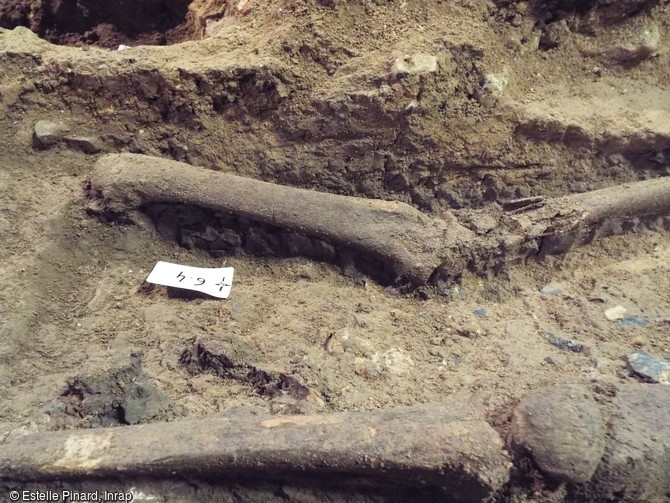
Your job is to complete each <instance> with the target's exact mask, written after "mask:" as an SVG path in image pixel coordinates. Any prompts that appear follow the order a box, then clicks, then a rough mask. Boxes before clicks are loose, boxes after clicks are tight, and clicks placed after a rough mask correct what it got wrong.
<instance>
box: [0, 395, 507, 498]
mask: <svg viewBox="0 0 670 503" xmlns="http://www.w3.org/2000/svg"><path fill="white" fill-rule="evenodd" d="M510 467H511V464H510V463H509V459H508V456H507V453H506V452H505V450H504V449H503V443H502V440H501V439H500V437H499V436H498V434H497V433H496V432H495V430H493V429H492V428H491V427H490V426H489V425H488V424H487V423H486V422H484V421H481V420H474V419H463V418H461V417H459V416H457V415H456V414H455V413H453V412H451V411H450V410H449V408H447V407H427V406H425V407H410V408H400V409H389V410H383V411H374V412H345V413H337V414H323V415H314V416H304V415H301V416H279V417H277V416H261V417H235V416H227V417H226V416H223V417H221V416H219V417H216V416H214V417H209V418H204V419H197V420H189V421H178V422H173V423H163V424H150V425H138V426H127V427H119V428H106V429H95V430H86V431H82V430H79V431H59V432H50V433H36V434H32V435H27V436H24V437H20V438H18V439H15V440H13V441H10V442H8V443H6V444H4V445H0V473H1V474H2V475H0V477H1V478H4V479H8V480H14V481H48V480H56V479H58V480H63V479H73V478H75V479H76V478H80V479H81V478H89V477H96V478H99V477H124V476H125V477H141V476H150V477H152V478H161V477H163V478H170V477H173V476H174V474H175V473H179V474H180V475H182V476H183V475H188V474H190V475H197V476H200V477H214V478H219V477H228V478H229V477H235V476H239V475H244V474H245V473H247V474H248V473H249V472H252V473H254V474H257V475H263V474H264V475H266V476H268V477H281V476H299V477H314V476H315V475H316V476H318V477H319V480H320V481H322V482H326V481H327V480H329V479H332V480H334V481H336V480H340V481H345V480H346V481H351V480H352V479H354V478H356V479H359V480H360V481H367V482H378V483H382V484H384V485H389V484H392V485H401V486H402V485H410V486H412V485H416V486H422V487H435V488H442V489H444V490H446V491H447V492H448V494H449V495H450V496H451V497H453V498H454V499H458V500H459V501H481V500H483V499H484V498H486V497H487V496H490V495H491V494H492V493H493V492H495V491H496V490H498V489H500V488H501V487H502V486H503V484H505V483H506V482H507V481H508V479H509V469H510Z"/></svg>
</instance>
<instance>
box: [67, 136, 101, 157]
mask: <svg viewBox="0 0 670 503" xmlns="http://www.w3.org/2000/svg"><path fill="white" fill-rule="evenodd" d="M65 142H66V143H67V146H68V147H70V148H72V149H74V150H79V151H81V152H84V153H85V154H97V153H98V152H100V151H101V150H102V143H101V141H100V139H98V138H93V137H88V136H87V137H69V138H65Z"/></svg>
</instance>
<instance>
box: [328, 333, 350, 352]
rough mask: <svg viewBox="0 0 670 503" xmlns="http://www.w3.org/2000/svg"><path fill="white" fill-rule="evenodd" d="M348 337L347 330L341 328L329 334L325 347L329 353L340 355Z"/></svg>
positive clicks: (343, 350)
mask: <svg viewBox="0 0 670 503" xmlns="http://www.w3.org/2000/svg"><path fill="white" fill-rule="evenodd" d="M349 338H350V335H349V330H348V329H346V328H342V329H340V330H337V331H335V332H333V333H332V334H330V335H329V336H328V338H327V339H326V343H325V348H326V351H327V352H328V353H330V354H331V355H341V354H343V353H344V352H345V350H346V349H345V344H346V343H347V342H348V340H349Z"/></svg>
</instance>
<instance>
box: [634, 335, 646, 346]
mask: <svg viewBox="0 0 670 503" xmlns="http://www.w3.org/2000/svg"><path fill="white" fill-rule="evenodd" d="M632 344H633V346H635V347H636V348H643V347H644V346H646V345H647V344H649V341H648V340H647V339H646V337H642V336H641V335H638V336H637V337H635V338H634V339H633V340H632Z"/></svg>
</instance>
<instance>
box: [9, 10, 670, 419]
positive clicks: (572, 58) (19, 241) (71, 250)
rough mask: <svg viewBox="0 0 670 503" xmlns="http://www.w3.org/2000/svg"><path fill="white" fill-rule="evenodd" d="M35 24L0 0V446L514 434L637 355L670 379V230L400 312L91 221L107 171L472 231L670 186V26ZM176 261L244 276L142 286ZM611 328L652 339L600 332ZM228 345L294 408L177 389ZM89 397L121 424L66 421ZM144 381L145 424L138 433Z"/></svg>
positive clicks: (564, 16)
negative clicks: (363, 200) (182, 421)
mask: <svg viewBox="0 0 670 503" xmlns="http://www.w3.org/2000/svg"><path fill="white" fill-rule="evenodd" d="M106 3H107V4H110V2H106ZM43 4H45V5H50V7H45V6H44V5H42V4H39V3H38V2H37V3H36V2H30V1H27V0H26V1H16V0H9V1H8V0H4V1H0V26H4V27H6V28H8V29H5V30H0V154H1V157H0V201H1V204H0V232H1V233H2V236H3V239H1V240H0V257H1V260H0V273H1V274H0V278H2V288H1V289H0V361H1V363H2V365H0V404H1V406H0V421H5V422H13V423H17V422H24V423H25V424H27V425H28V426H27V427H28V428H30V429H36V430H48V429H56V428H62V427H73V426H76V427H87V426H91V425H98V424H104V425H107V424H112V425H113V424H127V423H129V422H142V421H151V420H165V419H172V418H175V417H181V416H189V415H201V414H207V413H212V412H222V411H226V410H229V409H231V408H234V407H238V406H255V407H259V408H262V409H265V410H268V411H270V412H272V413H276V414H281V413H285V412H296V411H298V412H321V411H323V412H327V411H345V410H370V409H377V408H386V407H392V406H394V405H400V404H414V403H427V402H433V401H439V400H441V399H442V398H444V397H447V396H451V397H461V396H462V397H464V399H465V398H466V397H469V396H472V395H476V396H477V397H478V398H479V399H480V400H481V401H482V403H483V404H484V406H485V407H486V410H487V411H489V414H490V418H491V420H492V421H493V422H494V423H496V424H499V425H502V424H504V421H505V418H506V414H507V413H508V411H509V410H510V409H511V408H512V407H513V406H514V405H515V404H516V403H518V401H519V399H520V398H521V397H523V395H524V394H526V393H527V392H528V391H529V390H531V389H534V388H537V387H540V386H545V385H549V384H557V383H587V384H589V385H593V386H598V385H607V383H611V382H626V381H630V380H633V379H635V378H634V377H633V376H631V375H630V372H629V371H628V369H627V367H626V362H625V360H624V357H625V355H626V354H628V353H631V352H633V351H635V350H637V349H639V348H643V349H644V350H645V351H647V352H649V353H651V354H653V355H654V356H657V357H663V358H669V357H670V234H669V233H668V232H667V230H660V231H658V232H651V231H649V232H643V233H638V234H628V235H621V236H615V237H611V238H606V239H603V240H600V241H597V242H595V243H593V244H591V245H588V246H585V247H583V248H581V249H578V250H575V251H573V252H571V253H570V254H569V255H568V256H567V257H566V258H565V259H560V260H559V259H553V260H547V261H543V262H531V263H528V264H526V265H525V267H522V266H518V267H512V268H509V269H508V270H506V271H504V272H502V273H500V274H498V275H495V276H491V277H480V276H476V275H472V274H470V273H467V274H464V275H463V277H460V278H457V279H456V280H454V281H452V282H448V283H446V282H440V283H439V284H437V285H432V286H431V287H430V288H425V289H421V290H420V291H418V292H414V293H409V294H408V293H401V292H399V291H397V290H394V289H393V288H392V287H387V286H384V285H379V284H377V283H375V282H374V281H372V280H370V279H369V278H366V277H365V276H363V275H361V274H359V273H357V272H356V271H352V270H349V269H347V268H345V270H344V271H343V269H342V268H341V267H339V266H337V265H331V264H325V263H318V262H313V261H310V260H308V259H303V258H293V259H277V258H273V257H254V256H251V255H239V256H229V257H219V258H214V257H211V256H210V255H208V254H207V253H206V252H204V251H201V250H198V249H188V248H185V247H182V246H180V245H179V244H178V243H175V242H173V241H169V240H166V239H164V238H163V237H161V236H160V234H159V233H158V232H157V231H156V230H155V229H153V228H152V227H150V226H142V225H134V224H124V223H121V222H109V221H102V220H99V219H98V218H96V217H95V216H93V215H91V214H89V213H88V212H87V200H86V198H85V195H84V185H85V182H86V180H87V177H88V176H89V174H90V172H91V169H92V166H93V164H94V163H95V161H96V160H97V158H98V157H99V156H100V155H103V154H104V153H110V152H136V153H146V154H150V155H157V156H163V157H166V158H170V159H177V160H180V161H184V162H187V163H191V164H194V165H199V166H205V167H208V168H211V169H217V170H223V171H229V172H232V173H236V174H241V175H244V176H249V177H254V178H259V179H264V180H267V181H273V182H278V183H283V184H289V185H294V186H300V187H306V188H313V189H318V190H322V191H329V192H335V193H339V194H348V195H357V196H361V197H375V198H383V199H393V200H400V201H404V202H408V203H411V204H413V205H415V206H416V207H417V208H419V209H421V210H423V211H426V212H430V213H433V214H440V213H441V212H443V211H445V210H449V211H452V212H453V213H454V214H455V215H456V216H457V217H461V218H462V219H463V221H466V220H467V214H468V210H469V209H472V208H481V207H486V205H494V204H499V203H501V202H503V201H506V200H509V199H514V198H518V197H526V196H531V195H548V196H557V195H561V194H567V193H572V192H583V191H585V190H590V189H595V188H600V187H605V186H610V185H614V184H616V183H622V182H626V181H632V180H638V179H645V178H651V177H657V176H664V175H667V174H669V173H670V122H669V121H668V117H669V115H668V114H670V88H669V87H668V82H670V54H669V53H668V50H667V49H668V43H669V40H668V38H667V33H669V30H668V29H669V28H670V26H669V25H670V5H669V4H668V3H667V2H664V1H656V2H654V1H643V0H622V1H615V2H600V1H591V2H586V4H587V5H586V6H585V3H580V2H568V1H559V0H556V1H554V2H540V1H531V2H514V1H509V2H507V1H499V2H487V1H484V0H457V1H453V2H444V1H438V0H430V1H414V0H406V1H391V0H389V1H372V0H370V1H365V0H356V1H350V2H345V1H339V0H321V1H316V0H314V1H308V0H303V1H298V0H276V1H268V2H266V1H263V2H261V1H258V0H248V1H245V0H243V1H239V2H238V1H235V2H228V3H226V2H224V0H218V1H215V0H210V1H204V0H202V1H198V0H196V1H194V2H192V3H191V5H190V7H189V6H188V2H186V1H181V2H179V1H173V2H167V1H164V2H158V1H146V2H134V3H132V5H131V2H125V3H124V2H122V4H123V5H124V6H125V7H124V9H125V10H124V11H123V15H121V16H119V15H118V14H119V12H118V11H116V14H114V12H111V13H110V12H106V11H105V9H104V4H105V3H104V2H95V1H88V2H78V4H77V5H79V6H80V10H79V11H78V13H76V15H74V14H71V13H70V14H67V12H66V11H63V10H62V9H61V10H59V8H60V7H59V6H61V7H62V5H65V6H66V7H67V6H68V5H70V7H71V4H72V2H65V1H63V2H53V3H49V2H45V3H43ZM61 4H62V5H61ZM126 4H127V5H126ZM573 4H574V5H577V6H581V7H580V8H576V7H574V6H573ZM63 8H65V7H63ZM49 9H51V10H49ZM119 9H120V7H119ZM159 11H160V12H161V13H163V14H162V15H160V16H159V15H155V13H156V12H159ZM59 12H60V14H58V13H59ZM57 14H58V15H57ZM20 25H23V26H26V25H27V26H29V27H31V28H32V29H33V30H34V31H35V32H36V33H38V34H39V35H40V36H42V37H43V38H46V39H47V40H50V41H51V42H55V43H58V44H69V45H52V44H51V43H50V42H47V41H45V40H43V39H40V38H38V36H37V35H36V34H34V33H32V32H30V31H29V30H28V29H26V28H20V27H19V28H16V29H13V28H15V27H16V26H20ZM184 40H187V41H186V42H183V43H178V44H176V45H166V46H158V45H157V46H148V45H140V44H147V43H154V44H166V43H173V42H182V41H184ZM188 40H190V41H188ZM119 44H125V45H130V46H132V47H131V48H130V49H125V50H121V51H118V50H115V48H116V47H117V46H118V45H119ZM110 48H111V49H110ZM41 120H45V121H52V122H58V121H61V122H63V123H64V124H66V125H67V127H68V128H69V132H68V133H64V136H63V137H64V138H70V141H59V142H58V143H57V144H55V145H54V146H52V147H50V148H40V147H39V146H38V145H37V144H36V143H35V141H34V138H33V131H34V127H35V124H36V123H37V122H38V121H41ZM68 135H69V136H68ZM72 138H89V139H91V141H92V142H93V143H94V144H95V145H96V148H95V149H93V150H97V149H99V150H100V152H95V153H87V152H85V151H81V149H82V146H81V145H82V143H81V142H79V143H78V142H77V141H72ZM83 150H89V152H91V150H90V149H87V148H83ZM158 260H165V261H170V262H178V263H182V264H188V265H193V266H203V267H214V266H221V265H222V264H226V265H228V266H233V267H235V269H236V273H235V274H236V276H235V283H234V286H233V289H232V294H231V296H230V298H229V299H227V300H223V301H222V300H214V299H204V298H198V297H189V296H184V295H178V294H177V293H176V292H172V291H170V292H168V291H167V290H166V289H162V288H157V287H155V288H148V287H147V286H146V285H143V282H144V279H145V278H146V276H147V275H148V273H149V271H150V270H151V268H152V267H153V265H154V264H155V263H156V261H158ZM343 272H344V274H343ZM545 287H547V288H545ZM543 288H545V293H542V292H541V290H542V289H543ZM547 292H548V293H547ZM617 305H622V306H623V307H625V308H626V309H627V314H626V316H634V315H640V316H642V317H643V318H644V319H645V320H647V321H648V323H647V324H646V325H644V326H630V327H628V326H623V327H622V326H621V323H617V322H616V321H610V320H608V319H607V318H606V317H605V315H604V311H605V310H607V309H609V308H611V307H614V306H617ZM551 337H558V338H567V339H575V340H578V341H579V342H581V343H582V344H583V349H582V350H581V351H580V352H573V351H569V350H564V349H560V348H557V347H555V346H554V345H552V344H550V343H549V340H550V339H551ZM210 346H211V347H216V348H217V349H216V350H217V351H219V354H225V355H226V357H227V358H229V359H230V360H231V362H232V363H233V365H235V366H236V367H235V368H237V369H240V368H241V369H247V370H248V369H249V368H253V369H254V372H256V373H257V372H259V371H260V372H262V373H264V374H263V375H264V376H265V377H264V378H265V379H266V380H267V379H269V380H270V381H271V382H274V383H275V384H276V383H279V384H276V386H279V388H282V387H284V390H285V391H286V392H285V393H282V392H268V388H267V386H266V387H263V386H259V385H258V382H257V381H258V379H256V380H254V379H253V378H251V377H250V375H252V374H253V375H257V374H254V373H253V372H252V373H251V374H249V373H245V372H239V371H238V372H224V373H221V372H219V373H216V372H215V371H214V370H212V369H211V368H210V369H208V368H204V369H202V368H201V369H199V370H197V371H194V368H193V366H189V365H188V364H186V363H185V362H187V360H188V355H189V354H191V355H192V354H193V352H194V348H196V349H195V351H197V348H198V347H199V348H201V350H202V348H208V347H210ZM189 352H190V353H189ZM140 353H141V356H138V355H139V354H140ZM131 354H133V355H135V356H134V357H133V358H134V361H135V364H134V366H132V365H131ZM185 355H186V356H185ZM139 360H141V363H137V362H138V361H139ZM129 369H130V370H129ZM119 372H121V374H123V372H126V374H123V375H125V376H126V377H123V376H122V377H119V375H121V374H119ZM128 372H130V374H128ZM128 375H131V377H128ZM268 376H269V377H268ZM77 379H79V381H82V380H83V381H84V382H89V387H91V386H92V387H93V388H95V387H96V386H98V387H99V389H98V391H97V393H101V394H102V395H103V401H104V397H105V396H109V397H111V398H110V401H109V403H103V404H101V405H100V406H101V407H102V409H105V410H106V412H104V411H103V412H100V410H98V411H97V412H96V411H93V412H91V411H90V410H89V411H88V412H87V411H86V410H85V409H82V407H81V404H77V403H74V404H73V400H74V398H77V399H78V400H79V401H81V400H83V399H84V398H86V391H81V388H82V387H81V386H80V387H79V388H77V386H78V385H77V382H78V381H77ZM135 379H141V381H142V382H143V383H145V384H143V386H144V388H143V389H144V390H145V392H146V393H148V394H149V396H150V399H147V400H144V399H142V400H139V402H138V401H135V407H136V408H137V407H139V411H137V410H136V411H135V412H137V414H136V415H134V416H133V418H134V419H132V420H131V419H129V416H128V406H127V397H125V395H124V393H125V392H124V389H125V387H126V385H127V382H126V381H133V380H135ZM287 379H288V380H295V381H296V382H299V383H300V384H301V385H303V386H305V387H307V388H308V389H309V395H308V398H307V399H306V400H304V399H302V397H301V398H296V396H295V394H293V393H290V392H289V391H290V390H289V388H288V387H286V385H285V383H286V380H287ZM87 380H88V381H87ZM93 381H95V383H98V384H95V385H91V384H90V382H93ZM99 383H103V384H99ZM105 383H106V384H105ZM119 383H120V384H119ZM83 388H86V386H85V385H84V386H83ZM103 388H104V389H103ZM111 388H114V389H113V390H112V389H111ZM73 390H74V391H73ZM77 390H79V391H77ZM100 390H102V391H100ZM147 390H148V391H147ZM64 394H65V396H62V395H64ZM140 394H141V393H140ZM73 397H74V398H73ZM124 400H126V402H124ZM75 401H76V400H75ZM124 403H126V405H125V406H124V405H123V404H124ZM138 403H139V405H138ZM101 418H102V419H101Z"/></svg>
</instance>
